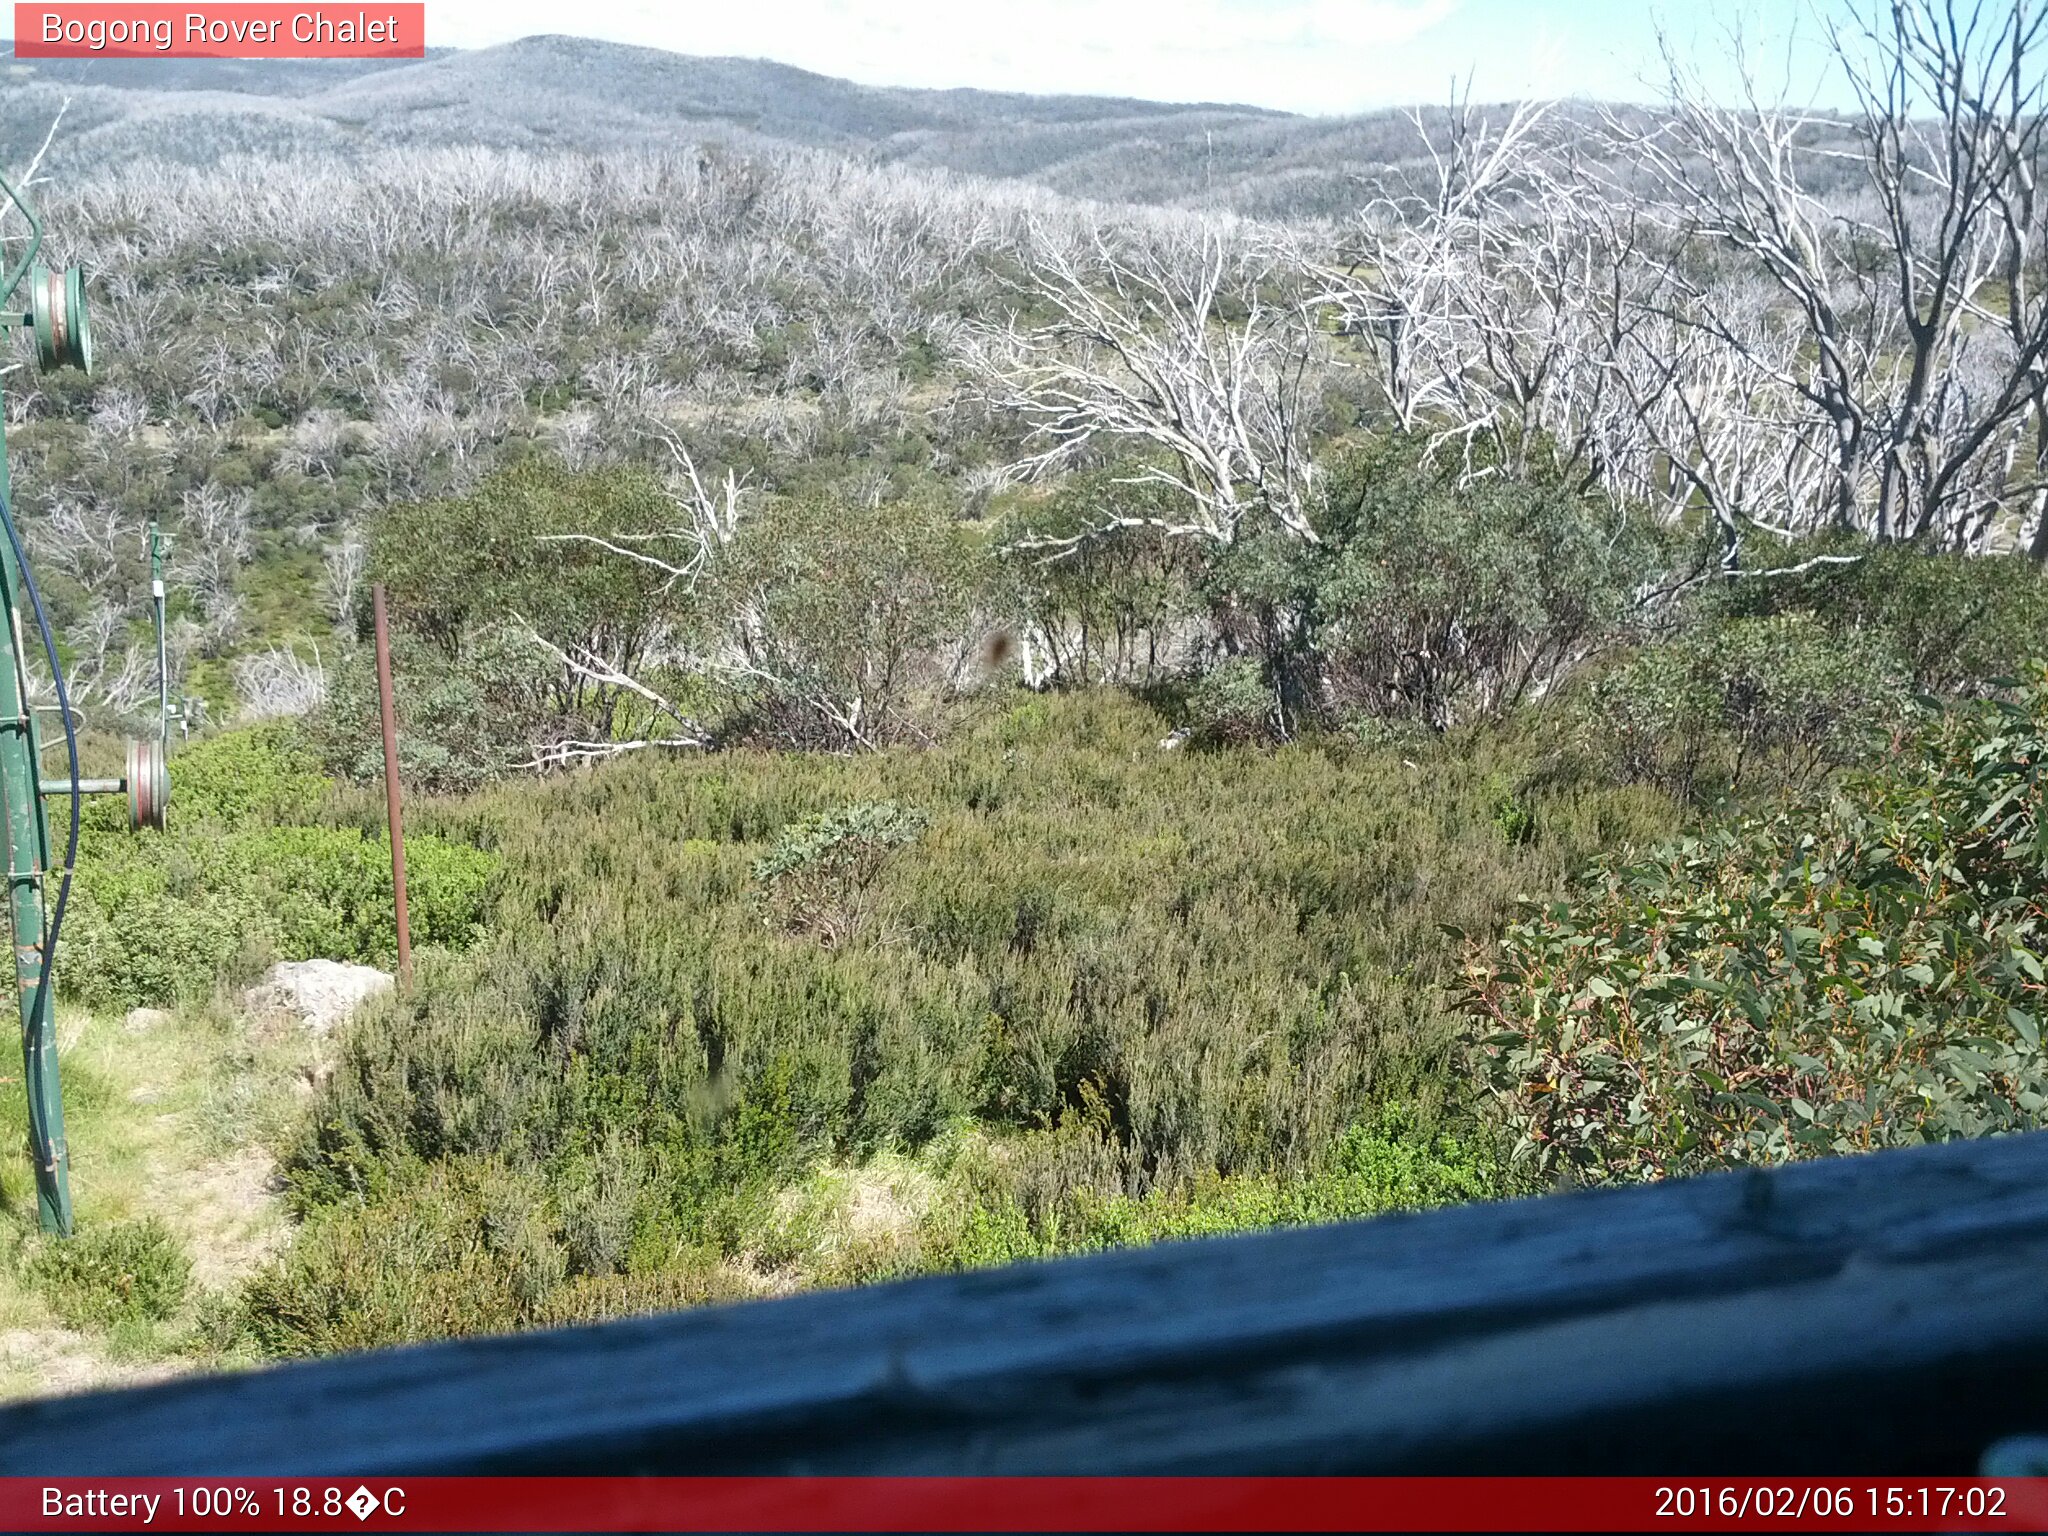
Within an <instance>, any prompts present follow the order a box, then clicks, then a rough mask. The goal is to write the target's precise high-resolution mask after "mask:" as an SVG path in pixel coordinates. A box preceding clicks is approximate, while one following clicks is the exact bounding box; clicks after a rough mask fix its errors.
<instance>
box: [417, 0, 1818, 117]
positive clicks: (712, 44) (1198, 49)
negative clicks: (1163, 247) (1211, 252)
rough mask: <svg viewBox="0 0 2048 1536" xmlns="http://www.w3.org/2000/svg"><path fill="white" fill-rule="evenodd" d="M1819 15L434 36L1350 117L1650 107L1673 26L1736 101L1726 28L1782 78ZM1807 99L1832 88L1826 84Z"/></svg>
mask: <svg viewBox="0 0 2048 1536" xmlns="http://www.w3.org/2000/svg"><path fill="white" fill-rule="evenodd" d="M1801 14H1803V6H1802V4H1801V0H1762V3H1758V0H1749V3H1747V4H1738V3H1731V0H1713V3H1703V0H1671V3H1666V4H1663V5H1661V6H1658V7H1655V8H1653V7H1652V6H1651V5H1650V4H1646V3H1645V0H712V3H704V0H580V3H578V4H576V5H574V6H565V5H563V4H562V3H561V0H428V3H427V41H428V43H429V45H430V46H433V47H457V48H476V47H484V46H487V45H489V44H492V43H501V42H509V41H511V40H513V39H514V38H519V37H525V36H530V35H533V34H535V33H542V32H573V33H576V34H579V35H582V36H586V37H596V38H605V39H608V40H611V41H614V42H626V43H641V44H645V45H648V46H651V47H656V48H665V49H668V50H670V51H672V52H676V53H691V54H711V55H720V54H733V55H739V56H742V57H747V58H766V59H774V60H776V61H777V62H780V63H784V64H794V65H797V66H799V67H801V68H804V69H809V70H815V71H817V72H818V73H820V74H828V75H837V76H840V77H842V78H845V79H850V80H856V81H859V82H861V83H862V84H867V85H909V86H934V87H948V86H978V87H981V88H984V89H989V90H1016V91H1032V92H1074V93H1081V94H1088V95H1114V96H1138V97H1145V98H1149V99H1152V100H1160V101H1233V102H1248V103H1251V104H1253V105H1256V106H1265V107H1277V108H1280V109H1282V110H1285V111H1291V112H1305V113H1316V114H1340V113H1347V112H1359V111H1366V110H1370V109H1372V108H1375V107H1384V106H1395V105H1409V104H1413V103H1416V102H1436V101H1441V100H1443V99H1444V98H1445V97H1446V95H1447V94H1448V93H1449V90H1450V85H1451V82H1452V81H1453V80H1454V79H1458V80H1462V79H1464V78H1466V77H1467V76H1469V77H1470V78H1471V80H1472V88H1473V93H1474V94H1475V96H1477V97H1479V98H1481V99H1492V100H1509V99H1518V98H1524V97H1531V96H1541V97H1555V96H1573V95H1582V96H1591V97H1598V98H1601V99H1605V100H1648V99H1651V97H1652V96H1653V95H1654V94H1655V92H1654V90H1653V89H1652V87H1651V85H1650V84H1649V82H1650V80H1651V79H1652V77H1653V76H1654V74H1655V72H1656V69H1657V47H1656V30H1655V29H1656V24H1657V22H1658V21H1659V20H1661V21H1663V22H1664V23H1665V25H1666V26H1667V28H1668V29H1669V31H1670V33H1671V35H1672V37H1673V39H1674V41H1675V42H1676V43H1677V44H1678V46H1679V49H1680V52H1681V53H1682V55H1683V56H1684V57H1685V58H1686V60H1687V61H1688V62H1689V63H1690V64H1692V65H1694V66H1695V67H1697V68H1698V69H1699V71H1700V73H1701V75H1702V77H1703V78H1704V79H1705V81H1706V82H1707V84H1708V86H1709V89H1710V90H1712V91H1714V92H1715V93H1716V94H1724V93H1726V92H1727V91H1728V90H1730V89H1732V87H1733V85H1734V83H1735V79H1736V76H1735V74H1734V70H1733V67H1732V64H1731V63H1730V59H1729V49H1728V46H1727V42H1726V35H1725V34H1726V26H1727V23H1728V22H1729V21H1730V20H1731V19H1739V20H1741V21H1742V23H1743V24H1744V26H1745V28H1746V30H1747V31H1748V33H1749V35H1751V36H1752V37H1753V38H1757V39H1760V40H1761V42H1760V48H1761V51H1762V52H1763V53H1765V54H1766V55H1768V56H1769V58H1770V59H1771V61H1772V64H1773V66H1774V73H1775V75H1776V76H1780V77H1782V76H1783V75H1784V74H1785V73H1786V69H1785V64H1786V56H1787V55H1786V39H1787V32H1788V26H1789V25H1790V23H1791V21H1792V18H1793V17H1795V16H1797V15H1801ZM1794 72H1795V73H1797V70H1796V68H1795V71H1794ZM1808 78H1809V80H1810V76H1809V77H1808ZM1793 94H1794V95H1796V96H1798V97H1799V98H1800V99H1801V100H1802V101H1810V100H1812V99H1813V96H1814V92H1813V90H1812V87H1811V85H1810V84H1808V85H1807V86H1806V87H1805V88H1804V89H1803V90H1795V91H1794V92H1793Z"/></svg>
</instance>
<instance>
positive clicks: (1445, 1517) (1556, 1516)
mask: <svg viewBox="0 0 2048 1536" xmlns="http://www.w3.org/2000/svg"><path fill="white" fill-rule="evenodd" d="M0 1529H6V1530H9V1531H259V1530H261V1531H301V1530H303V1531H507V1532H511V1531H690V1532H697V1531H792V1532H810V1531H1658V1530H1683V1531H1738V1530H1739V1531H1798V1530H1815V1531H1825V1530H1835V1531H1964V1530H1969V1531H2048V1478H2008V1479H2002V1480H1993V1479H1984V1478H1725V1477H1708V1478H1651V1477H1629V1478H1570V1477H1557V1478H1542V1477H1533V1478H1532V1477H1474V1478H1414V1477H1387V1478H1345V1477H1328V1478H1314V1477H1310V1478H1270V1477H1268V1478H1260V1477H1248V1478H1231V1477H1156V1478H1079V1477H991V1478H946V1477H650V1478H628V1477H619V1478H573V1477H571V1478H535V1477H508V1478H466V1477H418V1478H407V1477H370V1478H247V1477H243V1478H208V1479H198V1478H133V1477H130V1478H119V1477H116V1478H78V1477H65V1478H49V1479H44V1480H38V1479H34V1478H25V1477H16V1478H6V1479H0Z"/></svg>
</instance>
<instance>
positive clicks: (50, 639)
mask: <svg viewBox="0 0 2048 1536" xmlns="http://www.w3.org/2000/svg"><path fill="white" fill-rule="evenodd" d="M0 527H5V528H6V530H7V542H8V543H9V544H10V545H12V546H13V548H14V567H15V569H16V570H18V571H20V572H21V586H22V590H23V591H24V592H26V593H27V594H28V603H29V607H30V608H32V609H34V610H35V616H36V628H37V629H38V630H39V631H41V633H42V637H43V654H44V655H46V656H48V657H49V658H50V676H51V678H52V679H53V680H54V681H55V682H56V684H57V711H58V713H59V714H61V715H62V716H63V717H64V746H65V749H66V751H67V753H68V754H69V756H70V759H71V838H70V841H69V843H68V844H67V845H66V846H65V849H64V878H63V879H62V880H60V881H59V882H58V884H57V904H56V905H55V906H54V907H52V908H51V909H50V932H49V936H48V937H47V938H45V939H44V940H43V969H42V974H41V975H40V976H39V977H37V979H36V998H37V1005H38V1007H40V1008H44V1009H48V1010H50V1012H51V1014H52V1016H54V1014H55V1011H56V1006H57V1002H56V999H55V998H54V997H52V996H51V995H50V977H51V976H52V974H53V973H54V971H55V967H56V961H57V935H58V933H59V932H61V931H62V929H63V927H64V905H65V903H66V902H68V901H69V900H70V899H71V866H72V865H74V864H76V863H77V862H78V809H79V791H78V728H77V727H76V726H75V725H73V724H72V723H71V692H70V690H69V689H67V688H66V687H65V686H64V665H63V663H62V662H61V661H59V660H58V657H57V637H56V636H55V635H54V634H52V633H51V632H50V619H49V616H48V615H47V614H45V613H44V612H43V598H42V594H41V593H40V592H38V591H36V579H35V577H34V576H33V575H32V574H31V573H30V571H29V568H28V551H27V550H26V549H24V548H23V547H22V543H21V534H20V532H19V530H17V529H16V528H15V526H14V508H13V507H12V506H11V505H10V504H9V501H8V498H7V497H5V496H0ZM17 689H18V692H19V694H20V696H21V710H22V714H23V716H24V717H25V716H26V715H27V714H28V679H27V678H25V677H24V678H20V679H18V681H17ZM36 772H37V765H36V764H35V763H34V762H31V763H30V764H29V773H30V776H31V777H30V785H29V787H30V791H31V793H33V794H37V795H40V794H41V793H42V786H41V784H40V783H38V782H36V780H35V777H34V775H35V774H36ZM28 1086H29V1091H30V1092H31V1093H33V1092H34V1091H35V1085H34V1084H33V1083H31V1084H29V1085H28ZM36 1150H37V1155H38V1156H39V1157H40V1156H45V1155H47V1149H46V1148H41V1147H39V1148H37V1149H36Z"/></svg>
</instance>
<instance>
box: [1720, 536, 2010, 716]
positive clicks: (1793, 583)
mask: <svg viewBox="0 0 2048 1536" xmlns="http://www.w3.org/2000/svg"><path fill="white" fill-rule="evenodd" d="M1745 553H1746V554H1747V556H1748V559H1749V563H1750V567H1751V569H1753V570H1762V569H1769V568H1770V567H1772V566H1792V565H1801V566H1806V567H1807V569H1805V570H1803V571H1801V572H1799V573H1798V574H1797V575H1793V576H1770V577H1761V578H1756V577H1752V578H1745V579H1740V580H1735V581H1730V582H1724V583H1721V584H1720V585H1719V587H1718V589H1717V590H1716V591H1715V592H1714V593H1713V595H1712V604H1711V606H1712V608H1713V609H1714V610H1715V611H1718V612H1720V613H1723V614H1725V615H1727V616H1728V617H1731V618H1765V617H1771V616H1776V615H1791V614H1808V615H1811V616H1812V617H1813V618H1815V619H1816V620H1818V621H1820V622H1821V623H1823V624H1825V625H1826V626H1827V627H1828V628H1829V629H1831V630H1833V631H1834V632H1835V633H1837V634H1842V635H1857V636H1861V637H1865V639H1866V643H1870V644H1874V645H1878V646H1881V647H1882V648H1883V649H1884V650H1885V651H1886V652H1887V653H1889V654H1890V655H1892V656H1895V657H1896V658H1897V660H1898V664H1899V666H1900V667H1901V668H1902V669H1903V672H1904V675H1905V678H1906V680H1907V681H1908V683H1909V684H1910V686H1911V688H1912V690H1913V691H1914V692H1916V693H1923V694H1937V695H1945V696H1972V695H1976V694H1981V693H1984V692H1986V691H1988V690H1989V689H1991V688H1992V687H1993V686H1994V684H1995V681H1996V680H1997V679H1999V678H2005V677H2009V676H2010V675H2011V674H2012V672H2013V670H2014V668H2016V667H2017V666H2019V665H2020V663H2021V662H2022V661H2023V660H2025V659H2026V658H2027V657H2029V656H2032V655H2035V654H2037V653H2038V651H2039V649H2040V646H2041V643H2042V637H2043V636H2044V635H2048V581H2044V580H2043V579H2042V575H2041V568H2040V567H2039V566H2038V565H2036V564H2035V563H2034V562H2033V561H2031V560H2029V559H2027V558H2026V557H2025V556H2023V555H2017V554H2007V555H1958V554H1936V553H1933V552H1930V551H1926V550H1921V549H1915V548H1912V547H1910V546H1906V545H1898V544H1889V545H1876V544H1868V543H1864V542H1861V541H1851V540H1848V539H1834V540H1827V541H1822V542H1820V544H1819V547H1818V548H1816V547H1815V546H1814V545H1811V544H1804V543H1802V544H1797V545H1791V546H1780V545H1777V544H1775V543H1773V542H1772V541H1770V540H1767V539H1765V538H1763V537H1761V536H1758V537H1756V538H1753V539H1751V540H1750V541H1749V543H1748V546H1747V548H1746V551H1745ZM1816 554H1823V555H1833V556H1836V557H1838V562H1839V563H1830V564H1821V565H1814V564H1812V560H1813V557H1814V556H1815V555H1816ZM1842 556H1851V557H1853V558H1851V559H1846V560H1840V559H1839V557H1842Z"/></svg>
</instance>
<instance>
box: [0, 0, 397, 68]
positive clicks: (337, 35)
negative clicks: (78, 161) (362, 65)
mask: <svg viewBox="0 0 2048 1536" xmlns="http://www.w3.org/2000/svg"><path fill="white" fill-rule="evenodd" d="M426 52H427V8H426V6H425V5H424V4H411V5H391V4H380V3H376V0H372V3H370V4H367V5H360V4H359V5H269V4H254V5H251V4H233V5H219V4H212V5H208V4H201V5H189V6H187V5H108V4H103V3H97V4H59V5H22V4H17V5H16V6H15V7H14V56H15V57H16V58H17V59H419V58H424V57H426Z"/></svg>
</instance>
